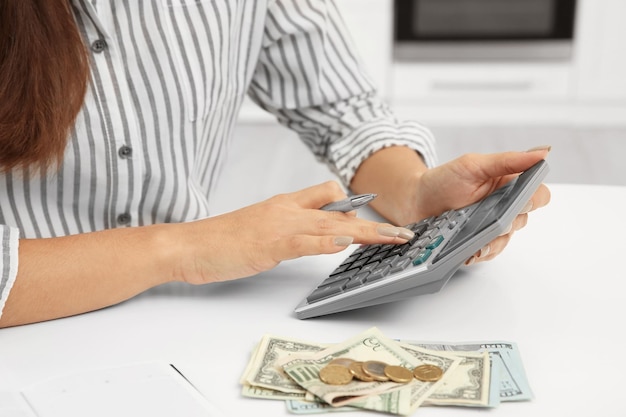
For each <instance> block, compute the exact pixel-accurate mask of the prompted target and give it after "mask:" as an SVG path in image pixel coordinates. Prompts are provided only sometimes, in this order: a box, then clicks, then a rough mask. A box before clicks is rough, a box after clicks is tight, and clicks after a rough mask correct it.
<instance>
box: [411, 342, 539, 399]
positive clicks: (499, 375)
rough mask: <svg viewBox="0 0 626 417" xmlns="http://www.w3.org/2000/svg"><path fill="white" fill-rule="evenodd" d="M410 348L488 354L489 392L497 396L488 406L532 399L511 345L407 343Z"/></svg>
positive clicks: (524, 374)
mask: <svg viewBox="0 0 626 417" xmlns="http://www.w3.org/2000/svg"><path fill="white" fill-rule="evenodd" d="M405 343H407V344H410V345H414V346H419V347H422V348H425V349H429V350H436V351H449V352H451V353H452V352H464V351H465V352H488V353H489V358H490V361H491V367H492V372H491V385H492V386H490V390H491V391H492V392H498V393H499V395H498V396H496V395H493V394H492V395H491V398H492V400H491V401H490V402H491V404H495V405H497V402H496V398H497V397H499V400H500V401H525V400H531V399H532V398H533V396H534V395H533V392H532V390H531V389H530V385H529V383H528V379H527V377H526V371H525V370H524V366H523V363H522V358H521V355H520V352H519V349H518V347H517V345H516V344H515V343H512V342H469V343H446V342H443V343H435V342H417V341H407V342H405Z"/></svg>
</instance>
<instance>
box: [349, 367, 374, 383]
mask: <svg viewBox="0 0 626 417" xmlns="http://www.w3.org/2000/svg"><path fill="white" fill-rule="evenodd" d="M349 368H350V372H352V375H354V377H355V378H356V379H358V380H359V381H363V382H372V381H373V380H374V378H372V377H371V376H369V375H367V374H366V373H365V372H363V362H353V363H352V364H350V367H349Z"/></svg>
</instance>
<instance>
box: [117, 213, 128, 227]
mask: <svg viewBox="0 0 626 417" xmlns="http://www.w3.org/2000/svg"><path fill="white" fill-rule="evenodd" d="M117 222H118V223H119V224H121V225H126V224H128V223H130V214H128V213H122V214H120V215H119V216H117Z"/></svg>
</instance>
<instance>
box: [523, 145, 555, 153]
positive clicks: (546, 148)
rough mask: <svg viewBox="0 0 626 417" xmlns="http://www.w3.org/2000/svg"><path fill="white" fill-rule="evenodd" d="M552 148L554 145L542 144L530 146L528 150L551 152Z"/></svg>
mask: <svg viewBox="0 0 626 417" xmlns="http://www.w3.org/2000/svg"><path fill="white" fill-rule="evenodd" d="M551 150H552V146H550V145H540V146H535V147H534V148H530V149H529V150H527V151H526V152H537V151H548V152H550V151H551Z"/></svg>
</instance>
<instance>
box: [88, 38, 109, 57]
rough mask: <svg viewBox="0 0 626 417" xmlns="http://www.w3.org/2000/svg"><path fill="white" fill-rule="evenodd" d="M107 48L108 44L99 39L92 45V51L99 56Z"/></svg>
mask: <svg viewBox="0 0 626 417" xmlns="http://www.w3.org/2000/svg"><path fill="white" fill-rule="evenodd" d="M106 47H107V43H106V41H105V40H104V39H97V40H95V41H94V42H93V43H92V44H91V50H92V51H94V52H95V53H97V54H99V53H100V52H102V51H104V50H105V49H106Z"/></svg>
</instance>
